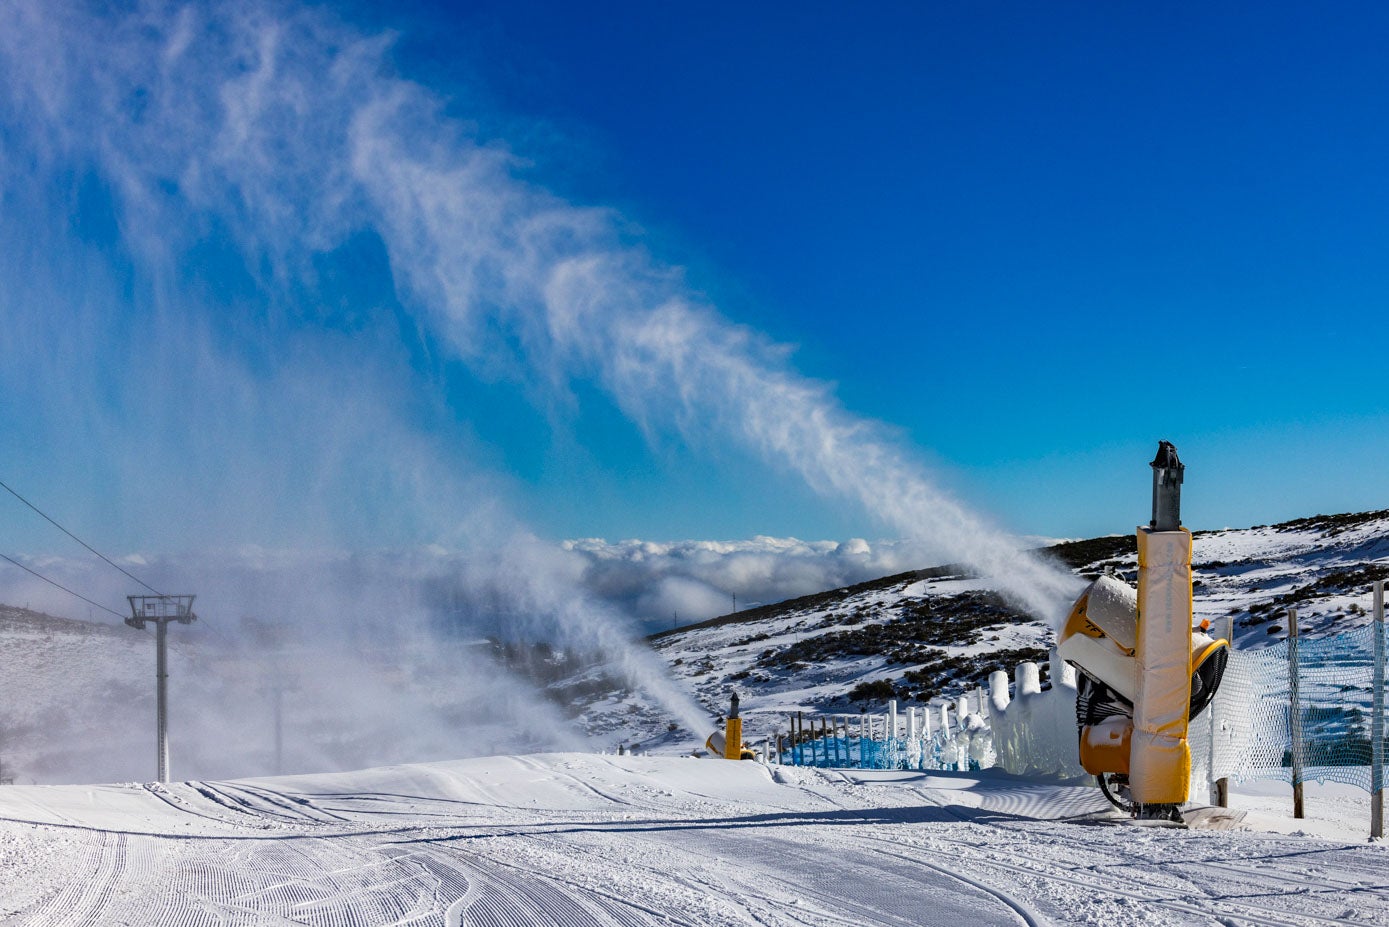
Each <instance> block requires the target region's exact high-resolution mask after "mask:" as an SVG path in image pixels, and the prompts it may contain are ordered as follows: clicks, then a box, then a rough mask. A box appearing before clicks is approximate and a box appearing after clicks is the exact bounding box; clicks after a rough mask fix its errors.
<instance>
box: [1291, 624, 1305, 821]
mask: <svg viewBox="0 0 1389 927" xmlns="http://www.w3.org/2000/svg"><path fill="white" fill-rule="evenodd" d="M1288 701H1289V705H1288V708H1289V712H1290V714H1289V719H1288V735H1289V737H1290V738H1291V739H1292V761H1293V817H1294V818H1299V819H1300V818H1302V699H1301V698H1300V697H1299V693H1298V678H1297V609H1295V608H1290V609H1288Z"/></svg>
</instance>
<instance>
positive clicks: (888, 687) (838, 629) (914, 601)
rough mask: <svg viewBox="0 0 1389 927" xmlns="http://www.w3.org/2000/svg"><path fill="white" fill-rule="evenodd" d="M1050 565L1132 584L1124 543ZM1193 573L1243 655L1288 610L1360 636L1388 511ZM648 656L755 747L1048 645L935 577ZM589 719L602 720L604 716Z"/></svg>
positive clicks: (996, 606) (743, 618) (1316, 632)
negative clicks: (804, 724) (737, 709)
mask: <svg viewBox="0 0 1389 927" xmlns="http://www.w3.org/2000/svg"><path fill="white" fill-rule="evenodd" d="M1048 554H1049V555H1050V556H1052V557H1054V558H1056V559H1057V560H1059V561H1060V562H1062V563H1064V564H1065V565H1066V566H1067V567H1069V568H1071V569H1073V570H1075V571H1076V572H1077V573H1079V574H1081V575H1082V576H1085V577H1093V576H1095V575H1098V574H1099V573H1100V572H1103V571H1105V570H1113V571H1115V572H1116V573H1117V574H1118V575H1120V576H1122V577H1123V578H1125V579H1127V580H1129V581H1130V582H1134V581H1136V576H1137V566H1138V564H1137V546H1136V542H1135V539H1134V536H1133V535H1132V534H1129V535H1117V536H1113V537H1105V538H1095V539H1092V540H1087V541H1073V542H1067V543H1063V544H1059V545H1056V546H1054V547H1051V548H1048ZM1193 567H1194V568H1193V573H1194V581H1195V601H1196V615H1197V618H1198V619H1200V618H1209V619H1210V620H1211V621H1212V623H1213V624H1214V626H1215V628H1216V630H1217V631H1218V632H1219V633H1221V634H1224V633H1225V631H1226V627H1227V622H1231V621H1232V622H1233V630H1234V639H1235V644H1236V646H1237V647H1239V648H1243V649H1256V648H1259V647H1263V646H1266V645H1268V644H1269V643H1272V642H1274V641H1277V640H1281V639H1282V637H1283V636H1284V634H1285V627H1284V626H1285V624H1286V622H1285V621H1284V620H1283V615H1284V613H1285V612H1286V609H1287V608H1289V607H1293V606H1295V607H1296V608H1297V609H1298V613H1299V627H1300V629H1301V631H1302V633H1303V634H1305V635H1309V636H1312V637H1316V636H1321V635H1324V634H1330V633H1335V632H1336V631H1340V630H1349V629H1351V628H1356V627H1360V626H1362V625H1364V624H1365V623H1366V622H1368V621H1369V620H1370V617H1369V609H1370V604H1371V602H1370V594H1371V583H1372V582H1373V580H1375V579H1389V511H1378V512H1367V513H1358V514H1349V515H1334V516H1320V515H1319V516H1315V517H1312V518H1305V519H1299V520H1297V521H1292V522H1288V523H1285V524H1280V525H1272V526H1259V527H1255V528H1247V529H1234V530H1221V531H1201V532H1197V533H1196V536H1195V540H1194V553H1193ZM652 643H653V646H655V648H656V649H657V651H658V652H660V653H661V654H662V655H663V656H665V657H666V658H667V660H668V661H669V662H670V663H671V664H672V665H673V671H674V672H675V673H676V675H677V676H678V677H679V678H681V679H682V680H684V681H685V682H686V684H687V685H689V686H690V687H691V688H693V689H694V690H695V691H696V692H698V693H699V696H700V699H701V701H702V702H703V703H704V705H705V706H706V707H707V708H708V709H709V710H710V711H711V712H713V713H716V714H717V713H721V712H723V711H724V710H726V707H727V700H728V696H729V693H731V692H733V691H734V690H736V691H737V692H738V693H739V695H740V697H741V698H742V708H743V710H744V713H745V716H746V720H745V721H744V730H745V731H747V732H748V735H749V736H750V737H757V736H766V735H774V734H775V733H776V732H777V731H780V730H785V720H786V719H785V712H790V711H798V710H816V711H834V712H857V711H858V710H859V708H861V707H865V706H875V705H881V704H882V703H883V701H884V700H885V699H887V698H897V699H898V700H899V701H900V702H901V703H902V704H903V705H909V704H922V703H923V702H926V701H928V700H930V699H932V698H937V697H940V696H949V695H955V694H959V692H961V691H963V690H964V689H966V688H973V687H975V686H980V685H983V684H984V683H985V681H986V680H987V678H988V675H989V673H990V672H991V671H993V670H995V669H1002V670H1006V671H1008V672H1010V673H1011V671H1012V669H1013V667H1014V666H1015V665H1016V664H1017V663H1018V662H1020V661H1022V660H1028V659H1033V660H1039V659H1041V658H1043V657H1045V655H1046V653H1047V650H1048V648H1050V647H1051V646H1052V644H1053V643H1054V632H1053V629H1052V628H1050V627H1049V626H1048V625H1047V624H1046V623H1044V622H1041V621H1037V620H1035V619H1032V618H1029V617H1028V616H1026V615H1024V614H1022V613H1021V612H1019V611H1017V610H1016V609H1014V608H1011V607H1010V606H1009V605H1008V603H1006V602H1004V601H1003V600H1001V599H999V598H998V597H996V596H994V595H993V594H992V593H990V592H988V591H987V589H986V588H985V586H984V584H983V583H981V582H980V581H978V580H977V579H973V578H970V577H968V576H965V575H962V573H961V571H958V570H952V569H951V568H948V567H945V568H935V569H929V570H923V571H919V572H917V573H905V574H901V575H899V576H893V577H887V578H885V579H882V580H878V581H875V582H870V583H862V584H860V585H857V586H851V587H847V588H844V589H838V590H833V591H830V592H825V593H822V594H820V595H816V596H808V597H805V598H801V599H795V600H792V601H789V602H784V603H781V604H779V605H772V606H766V607H762V608H757V609H752V610H749V611H746V612H742V613H739V614H736V615H726V616H724V617H722V618H716V619H714V620H712V621H707V622H703V623H701V624H699V625H694V626H692V627H688V628H683V629H678V630H675V631H671V632H666V633H663V634H658V635H656V636H655V637H654V638H653V639H652ZM1042 669H1043V672H1044V673H1045V672H1046V665H1045V663H1043V665H1042ZM1043 678H1044V680H1045V676H1044V677H1043ZM597 714H598V715H599V716H604V715H606V716H611V714H612V711H611V705H605V706H603V709H602V711H600V712H598V713H597ZM629 736H630V737H632V739H633V740H640V738H641V736H642V732H640V731H635V730H634V731H631V732H630V734H629ZM647 736H649V737H659V736H660V731H659V730H651V731H649V732H647Z"/></svg>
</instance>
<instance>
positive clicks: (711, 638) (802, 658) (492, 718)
mask: <svg viewBox="0 0 1389 927" xmlns="http://www.w3.org/2000/svg"><path fill="white" fill-rule="evenodd" d="M1049 551H1050V555H1051V556H1053V557H1055V558H1056V559H1057V560H1059V561H1061V562H1062V563H1064V564H1065V565H1066V567H1067V568H1070V569H1073V570H1075V571H1076V572H1077V573H1079V574H1081V575H1083V576H1090V575H1095V574H1097V573H1098V572H1100V571H1103V570H1106V569H1112V570H1115V571H1116V572H1118V573H1119V574H1120V575H1122V576H1125V577H1126V578H1129V579H1133V577H1134V572H1135V570H1136V554H1135V545H1134V539H1133V536H1132V535H1119V536H1114V537H1105V538H1096V539H1092V540H1085V541H1072V542H1067V543H1064V544H1060V545H1057V546H1054V547H1052V548H1050V549H1049ZM1382 577H1389V511H1381V512H1371V513H1363V514H1355V515H1339V516H1317V517H1314V518H1308V519H1300V520H1298V521H1294V522H1289V523H1286V524H1282V525H1274V526H1264V527H1258V528H1249V529H1239V530H1222V531H1211V532H1198V533H1197V535H1196V539H1195V578H1196V610H1197V614H1198V616H1199V617H1206V618H1210V619H1211V620H1212V621H1213V622H1214V623H1215V626H1216V629H1217V630H1218V631H1220V632H1222V633H1223V632H1224V629H1225V622H1226V620H1227V619H1229V620H1233V622H1234V629H1235V638H1236V642H1237V645H1238V646H1239V647H1241V648H1245V649H1251V648H1257V647H1261V646H1264V645H1266V644H1268V643H1270V642H1273V641H1276V640H1279V639H1281V638H1282V636H1283V634H1284V629H1283V625H1284V624H1285V622H1284V621H1283V619H1282V611H1283V610H1284V609H1286V608H1287V607H1288V606H1291V605H1295V606H1297V608H1298V609H1299V613H1300V616H1301V619H1300V620H1301V626H1302V628H1303V632H1304V633H1305V634H1310V635H1313V636H1316V635H1320V634H1325V633H1330V632H1332V631H1334V630H1337V629H1347V628H1352V627H1358V626H1361V625H1363V624H1364V623H1365V622H1367V621H1368V620H1369V617H1368V614H1367V612H1368V609H1369V606H1370V583H1371V581H1372V580H1373V579H1375V578H1382ZM204 625H206V626H203V625H195V626H192V627H189V628H179V629H176V630H175V631H174V632H172V633H171V634H170V640H171V646H172V647H173V649H174V668H173V673H174V680H173V685H174V693H175V695H174V698H175V702H174V712H175V713H174V718H173V724H174V744H175V752H174V760H175V767H174V771H175V774H180V773H181V774H183V775H200V776H236V775H245V774H257V773H265V772H273V771H274V770H275V765H274V763H273V761H272V757H273V755H274V749H275V748H274V743H273V735H272V726H273V720H272V714H273V703H274V699H275V698H276V697H277V696H276V695H275V692H276V691H277V690H276V687H277V686H281V685H284V686H285V687H286V690H287V691H286V694H284V695H282V696H278V697H280V698H281V699H282V702H283V706H284V725H285V730H286V746H285V748H284V752H285V766H284V767H283V768H285V769H287V770H289V771H294V770H304V769H320V770H328V769H350V768H354V766H364V765H373V764H379V763H387V762H394V761H414V760H426V759H438V758H442V757H445V756H461V755H479V754H483V753H488V752H514V751H516V750H518V749H520V750H533V749H547V748H548V749H555V748H560V749H573V748H575V747H578V746H580V745H581V744H583V743H585V742H587V743H588V744H590V745H592V746H593V747H594V748H606V749H616V748H617V747H618V746H619V745H620V744H627V745H629V746H631V745H637V746H639V747H640V748H641V749H643V750H647V751H656V752H665V753H672V754H674V753H684V752H688V751H689V750H690V749H692V748H693V747H695V746H697V745H698V744H701V743H702V742H703V741H704V738H705V737H706V736H708V734H709V733H711V731H712V729H713V719H714V718H715V717H717V716H718V715H721V714H722V713H723V712H724V711H725V710H726V708H727V704H728V697H729V695H730V693H732V692H733V691H735V690H736V691H737V692H738V693H739V695H740V696H741V698H742V707H743V710H744V713H745V716H746V718H747V720H746V722H745V731H746V733H747V735H748V737H749V738H750V739H753V738H759V737H762V736H772V735H775V733H776V732H778V731H781V730H784V727H785V723H786V721H785V718H786V713H787V712H791V711H797V710H818V711H835V712H846V713H856V712H857V711H858V710H859V708H861V707H877V706H881V704H882V703H883V700H884V699H886V698H889V697H895V698H897V699H898V700H899V702H900V703H901V704H902V705H904V706H906V705H913V704H914V705H920V704H922V703H923V702H925V701H927V700H929V699H932V698H939V697H943V696H950V695H953V694H957V693H959V692H960V691H962V690H964V689H966V688H973V687H975V686H978V685H982V684H984V682H985V681H986V680H987V678H988V674H989V672H990V671H992V670H994V669H1004V670H1008V671H1011V670H1012V668H1013V666H1014V665H1015V664H1016V663H1018V662H1019V661H1021V660H1025V659H1037V658H1040V657H1042V656H1044V655H1045V653H1046V651H1047V648H1049V647H1050V646H1051V644H1052V641H1053V631H1052V629H1051V628H1050V627H1049V626H1048V625H1046V624H1045V623H1043V622H1040V621H1037V620H1035V619H1033V618H1030V617H1028V616H1026V615H1023V614H1021V613H1020V612H1019V611H1017V610H1016V609H1015V608H1013V607H1010V606H1009V605H1008V603H1006V602H1004V601H1002V600H1001V599H999V598H997V597H996V596H994V595H993V594H992V593H991V592H989V591H988V590H987V588H986V587H985V584H984V583H982V582H981V581H980V580H978V579H976V578H972V577H969V576H967V575H965V574H963V572H962V571H960V570H958V569H953V568H950V567H935V568H930V569H924V570H921V571H917V572H913V573H904V574H899V575H896V576H891V577H886V578H883V579H880V580H875V581H872V582H867V583H861V584H859V585H856V586H850V587H847V588H844V589H837V590H831V591H827V592H824V593H820V594H818V595H813V596H807V597H803V598H799V599H793V600H790V601H787V602H783V603H780V604H776V605H767V606H762V607H758V608H755V609H750V610H746V611H742V612H739V613H738V614H734V615H727V616H724V617H722V618H716V619H713V620H711V621H707V622H703V623H701V624H698V625H694V626H690V627H686V628H680V629H676V630H674V631H670V632H666V633H663V634H658V635H656V636H655V637H653V638H652V639H651V641H650V643H651V646H652V647H654V649H655V650H656V652H657V653H658V654H659V655H660V656H661V657H662V658H663V659H664V662H665V663H666V664H667V665H669V667H670V672H671V673H672V675H673V676H674V677H675V679H676V681H677V683H679V684H680V685H681V686H683V687H685V688H687V689H688V690H690V691H693V692H694V693H695V694H696V695H697V697H698V699H699V700H700V702H702V703H703V705H704V707H705V708H706V709H707V710H708V712H709V715H710V722H709V729H707V730H688V729H686V728H684V727H680V726H679V725H674V729H673V724H674V720H675V719H673V718H671V717H670V716H669V715H668V714H667V713H666V712H664V711H663V710H662V709H661V708H660V706H659V705H658V704H657V703H656V702H655V701H654V700H653V699H652V698H651V697H650V696H649V695H648V694H646V693H644V692H643V691H641V690H640V689H638V688H631V687H623V686H622V685H621V684H620V683H618V682H617V681H616V679H617V674H616V673H614V672H612V671H610V670H607V669H605V668H604V667H603V666H601V665H588V666H585V665H584V660H583V659H579V656H580V655H576V654H573V653H567V654H566V653H562V652H560V651H558V650H557V649H555V648H554V647H552V646H549V645H547V644H542V645H537V646H534V647H532V648H530V649H529V650H527V648H526V647H524V646H520V645H507V646H505V647H502V648H500V649H495V648H494V650H495V652H494V656H496V657H498V658H500V659H502V661H503V662H506V663H508V665H510V666H511V668H512V669H513V670H514V671H515V672H516V673H517V674H519V675H522V676H526V675H529V676H532V677H534V678H535V680H536V685H537V687H538V690H539V691H542V692H544V693H546V695H547V696H548V697H547V698H542V697H540V696H539V695H537V694H535V693H534V692H531V693H529V694H528V693H527V692H526V691H525V690H523V689H521V688H519V687H517V686H515V684H514V680H512V679H511V677H512V675H513V674H506V677H505V679H504V678H503V677H502V676H501V675H499V676H498V677H497V678H496V679H493V680H489V681H488V682H487V683H486V684H485V685H483V686H477V685H470V686H460V685H459V684H458V683H459V682H460V679H461V678H462V677H463V676H465V675H468V676H470V677H472V676H476V675H477V674H478V673H479V672H481V671H482V668H484V667H485V665H486V663H487V659H488V657H487V653H488V652H489V651H488V645H487V644H486V643H485V642H479V641H458V642H456V644H455V645H454V646H455V647H456V648H457V649H456V650H455V652H453V653H446V652H440V651H439V650H438V646H439V645H438V643H437V641H436V642H432V643H431V644H430V645H429V647H430V652H428V653H421V652H420V650H421V649H422V648H421V646H415V647H414V648H413V650H411V651H409V652H407V651H405V650H401V649H390V650H381V651H377V652H372V653H369V654H366V655H364V656H363V657H362V660H364V661H367V662H366V663H362V662H361V661H358V662H353V661H352V660H350V659H349V657H350V655H349V654H344V653H339V654H336V655H332V654H330V653H328V652H327V651H326V650H325V649H324V647H323V646H322V644H323V643H325V642H319V644H320V645H319V647H318V652H317V653H316V654H314V655H313V656H309V657H306V656H304V655H303V654H302V653H301V654H300V655H298V656H294V655H291V656H289V657H287V658H285V659H284V660H281V661H280V662H279V663H278V664H277V663H276V661H273V660H269V661H268V660H266V659H265V653H266V651H265V650H264V649H263V648H260V649H257V648H256V647H249V648H248V647H246V646H245V645H244V643H243V642H242V641H240V639H239V638H229V635H228V634H219V632H218V631H217V630H216V629H217V627H218V625H217V624H216V623H214V622H213V621H207V622H204ZM221 627H222V628H224V629H226V627H227V626H226V624H225V623H222V625H221ZM0 645H3V646H0V679H2V680H3V681H4V687H5V688H4V697H3V698H0V762H3V764H4V767H5V771H6V772H7V773H8V774H11V775H14V776H15V777H16V779H17V781H20V782H26V781H38V782H63V781H67V782H73V781H93V780H98V781H99V780H105V781H111V780H113V779H128V778H139V777H142V776H145V775H148V774H149V770H150V764H151V760H150V756H151V754H152V743H151V728H152V715H153V692H152V689H153V686H152V681H153V680H152V678H151V677H152V676H153V665H152V664H153V653H152V650H153V647H152V642H151V641H150V640H149V635H148V634H142V633H140V632H137V631H132V630H130V629H128V628H124V627H121V626H115V627H112V626H107V625H95V624H91V623H88V622H81V621H71V620H66V619H53V618H48V617H46V616H40V615H36V614H34V613H31V612H25V611H23V610H21V609H12V608H11V609H0ZM310 660H313V661H316V662H317V663H319V664H321V665H320V666H318V667H317V670H318V671H317V672H315V673H312V674H308V673H303V672H301V671H303V670H304V669H305V666H306V663H307V662H308V661H310ZM334 661H336V662H334ZM1043 668H1044V669H1045V663H1044V664H1043ZM296 674H298V675H299V676H301V677H302V680H303V682H302V684H300V685H298V686H296V685H295V679H296ZM325 678H332V679H342V680H346V682H347V683H348V685H346V686H345V687H339V688H334V689H333V690H331V691H319V690H317V689H316V688H315V687H314V686H313V685H312V684H310V682H309V680H314V679H317V680H322V679H325ZM508 680H510V681H509V682H508ZM504 682H507V685H508V686H509V687H510V688H508V689H507V690H506V693H507V694H506V697H504V698H502V697H499V696H500V695H501V693H502V691H503V690H502V689H501V688H500V687H501V686H502V685H503V683H504ZM527 700H528V701H529V702H531V704H529V705H526V704H524V702H525V701H527ZM518 706H519V707H518ZM503 709H507V710H508V711H509V713H507V712H504V711H503ZM345 710H350V713H351V717H352V718H353V721H354V726H353V729H352V730H347V729H345V728H342V727H335V724H334V720H333V719H334V718H335V717H338V716H340V715H341V714H342V712H343V711H345ZM499 712H500V713H499ZM335 713H336V714H335ZM402 716H404V717H408V718H409V719H410V720H409V721H408V722H407V723H405V724H402V723H400V718H401V717H402ZM193 719H197V732H198V733H199V734H205V735H206V736H198V737H194V736H192V735H193V733H194V730H193V728H194V727H195V725H194V720H193ZM209 725H210V727H209ZM426 726H429V730H428V731H426V730H425V728H426ZM426 734H427V735H428V736H425V735H426ZM412 735H419V736H412ZM518 737H520V738H521V741H520V742H519V743H518V742H517V741H518ZM564 738H567V739H564ZM229 741H232V742H235V743H236V744H238V745H239V746H241V747H245V746H246V745H247V744H250V745H251V749H240V750H238V751H228V750H227V749H226V745H227V743H228V742H229ZM238 763H241V764H243V765H238ZM247 763H249V765H246V764H247Z"/></svg>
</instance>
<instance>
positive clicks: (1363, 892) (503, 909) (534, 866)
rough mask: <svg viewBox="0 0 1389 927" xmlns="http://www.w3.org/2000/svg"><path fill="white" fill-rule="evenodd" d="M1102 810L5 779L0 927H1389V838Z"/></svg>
mask: <svg viewBox="0 0 1389 927" xmlns="http://www.w3.org/2000/svg"><path fill="white" fill-rule="evenodd" d="M1312 800H1314V801H1322V800H1323V794H1322V793H1321V792H1317V791H1315V790H1314V792H1313V799H1312ZM1106 807H1107V806H1106V805H1105V804H1104V801H1103V799H1102V798H1100V797H1099V793H1098V792H1097V791H1096V790H1095V789H1093V788H1090V787H1080V786H1066V785H1056V784H1046V783H1039V782H1029V781H1027V780H1020V779H1016V778H1013V777H1009V776H1006V775H1002V774H999V773H995V772H990V773H986V774H963V773H956V774H949V773H945V774H933V775H927V774H922V773H887V772H869V771H865V772H843V773H841V772H835V771H820V770H810V769H794V768H789V767H787V768H778V767H773V768H768V767H764V766H762V765H760V764H756V763H738V762H728V761H724V760H698V759H691V758H677V757H630V756H628V757H611V756H608V757H604V756H597V755H593V754H549V755H532V756H512V757H491V758H486V759H476V760H465V761H459V762H450V763H435V764H428V765H416V766H397V767H390V768H386V769H372V770H365V771H361V772H356V773H342V774H336V775H321V776H296V777H288V778H279V779H246V780H239V781H195V782H188V783H176V784H172V785H169V786H157V785H136V784H126V785H109V786H96V787H79V786H15V787H8V788H4V789H0V922H3V923H5V924H13V925H24V927H78V925H89V924H132V925H135V924H138V925H141V927H154V925H215V924H226V925H242V924H246V925H252V924H255V925H259V924H285V925H288V924H303V925H324V927H350V925H362V927H368V925H370V927H382V925H387V924H391V925H397V927H424V925H430V927H434V925H439V927H444V925H447V927H456V925H464V924H466V925H473V927H532V925H533V927H618V925H622V927H639V925H647V924H652V925H655V924H662V925H671V924H676V925H696V924H698V925H754V924H756V925H764V927H766V925H798V924H808V925H874V924H882V925H903V927H905V925H912V927H923V925H924V927H935V925H941V927H961V925H993V924H998V925H1010V927H1012V925H1018V924H1028V925H1033V927H1042V925H1072V924H1093V925H1104V927H1129V925H1132V927H1140V925H1141V927H1153V925H1157V927H1167V925H1186V924H1193V925H1198V924H1199V925H1214V924H1239V925H1282V927H1286V925H1328V924H1331V925H1371V924H1384V923H1386V922H1389V880H1386V873H1389V858H1387V857H1386V854H1385V847H1384V846H1383V845H1378V846H1371V845H1367V844H1365V843H1363V841H1361V842H1354V843H1352V842H1348V841H1344V840H1336V839H1323V838H1311V837H1306V836H1288V835H1280V834H1276V833H1271V832H1268V831H1253V830H1251V831H1244V832H1228V831H1222V832H1196V831H1190V832H1188V831H1177V830H1162V829H1157V830H1154V829H1144V828H1140V827H1137V826H1134V825H1126V824H1121V823H1117V822H1116V821H1115V819H1114V816H1113V815H1112V814H1111V813H1110V812H1109V811H1106V810H1104V809H1105V808H1106ZM1251 817H1252V818H1254V819H1256V820H1257V819H1258V818H1259V815H1258V814H1257V812H1256V813H1255V814H1253V815H1251Z"/></svg>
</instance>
